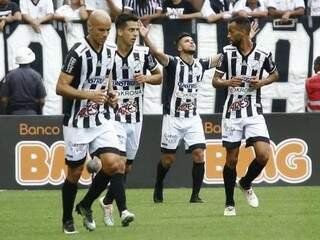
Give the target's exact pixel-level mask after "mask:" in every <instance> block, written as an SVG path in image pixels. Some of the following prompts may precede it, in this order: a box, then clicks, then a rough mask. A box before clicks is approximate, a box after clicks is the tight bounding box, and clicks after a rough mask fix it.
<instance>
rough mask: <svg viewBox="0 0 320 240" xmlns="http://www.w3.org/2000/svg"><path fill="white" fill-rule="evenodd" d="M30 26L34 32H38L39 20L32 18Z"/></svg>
mask: <svg viewBox="0 0 320 240" xmlns="http://www.w3.org/2000/svg"><path fill="white" fill-rule="evenodd" d="M31 27H32V28H33V30H34V31H35V32H36V33H40V32H41V29H40V22H39V21H38V20H37V19H34V20H33V21H32V23H31Z"/></svg>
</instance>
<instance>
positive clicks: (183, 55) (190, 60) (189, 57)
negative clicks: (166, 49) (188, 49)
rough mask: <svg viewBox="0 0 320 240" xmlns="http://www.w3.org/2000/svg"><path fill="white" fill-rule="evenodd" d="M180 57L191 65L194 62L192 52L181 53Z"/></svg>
mask: <svg viewBox="0 0 320 240" xmlns="http://www.w3.org/2000/svg"><path fill="white" fill-rule="evenodd" d="M179 57H180V58H181V59H182V60H183V61H184V62H186V63H188V64H189V65H191V64H192V63H193V55H192V54H190V53H180V56H179Z"/></svg>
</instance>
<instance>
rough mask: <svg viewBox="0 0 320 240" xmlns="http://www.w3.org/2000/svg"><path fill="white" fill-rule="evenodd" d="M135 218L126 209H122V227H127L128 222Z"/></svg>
mask: <svg viewBox="0 0 320 240" xmlns="http://www.w3.org/2000/svg"><path fill="white" fill-rule="evenodd" d="M134 218H135V215H134V214H133V213H131V212H129V211H128V210H123V211H122V213H121V217H120V219H121V224H122V226H123V227H128V226H129V223H130V222H132V221H133V220H134Z"/></svg>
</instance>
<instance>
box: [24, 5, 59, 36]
mask: <svg viewBox="0 0 320 240" xmlns="http://www.w3.org/2000/svg"><path fill="white" fill-rule="evenodd" d="M20 9H21V13H22V20H24V21H26V22H27V23H29V24H30V25H31V27H32V28H33V30H34V31H35V32H36V33H40V25H41V24H42V23H46V22H48V21H51V20H52V19H53V13H54V11H53V3H52V0H20Z"/></svg>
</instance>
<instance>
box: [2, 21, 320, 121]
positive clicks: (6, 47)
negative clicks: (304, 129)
mask: <svg viewBox="0 0 320 240" xmlns="http://www.w3.org/2000/svg"><path fill="white" fill-rule="evenodd" d="M259 25H260V28H261V31H260V32H259V33H258V35H257V37H256V41H257V42H258V43H259V44H261V45H263V46H264V47H266V48H268V49H269V50H270V51H271V52H272V53H273V56H274V57H275V61H276V64H277V67H278V70H279V72H280V80H279V81H278V82H276V83H273V84H272V85H269V86H266V87H263V90H262V97H263V104H264V107H265V112H303V111H304V102H305V100H304V94H305V88H304V84H305V79H306V78H307V77H308V76H310V75H311V74H312V62H313V59H315V57H316V56H319V55H320V44H316V43H319V42H320V27H319V26H320V18H316V17H314V18H307V17H305V18H302V19H299V21H297V22H296V23H295V24H293V26H281V25H280V26H279V25H275V24H274V22H273V21H272V20H266V21H260V23H259ZM85 29H86V27H85V26H84V25H82V24H81V23H71V24H68V25H63V24H62V23H60V22H54V23H53V24H47V25H42V26H41V32H40V33H35V32H34V31H33V30H32V28H31V27H30V26H29V25H26V24H20V25H18V26H16V27H15V28H13V27H12V26H7V27H6V29H5V31H4V32H0V79H2V78H3V76H4V75H5V73H6V72H7V71H9V70H11V69H14V68H16V67H17V66H16V64H15V62H14V55H15V51H16V50H17V49H18V48H19V47H21V46H29V47H30V48H32V49H33V50H34V51H35V53H36V61H35V62H34V63H33V67H34V68H35V69H36V70H37V71H39V72H40V73H41V75H42V76H43V79H44V83H45V87H46V90H47V93H48V96H47V98H46V104H45V106H44V109H43V113H44V114H46V115H54V114H60V113H61V111H62V101H61V98H60V97H59V96H57V95H56V94H55V85H56V82H57V79H58V76H59V73H60V69H61V65H62V61H63V57H64V56H65V54H66V52H67V50H68V49H69V48H70V47H71V46H72V45H73V44H74V43H75V42H77V41H78V40H79V39H81V37H83V35H84V32H85ZM150 31H151V32H150V34H151V38H152V39H153V40H154V42H155V44H156V45H157V46H158V47H159V48H160V49H163V50H164V51H165V52H166V53H168V54H172V55H175V54H176V51H175V45H174V39H175V37H176V36H177V35H178V34H179V33H180V32H182V31H188V32H190V33H192V35H193V36H194V38H195V41H196V42H197V46H198V52H197V54H198V57H206V56H210V55H212V54H216V53H219V52H220V51H221V50H222V48H223V46H224V45H226V44H228V41H227V38H226V36H227V23H226V22H222V23H218V24H207V23H204V22H201V21H199V22H197V21H191V22H188V21H180V20H169V21H165V22H161V23H158V24H152V26H151V30H150ZM109 39H110V40H114V39H115V29H114V26H113V28H112V31H111V34H110V36H109ZM213 72H214V70H210V71H207V72H206V73H205V75H204V79H203V84H202V87H201V90H200V99H199V103H198V104H199V112H200V113H206V114H211V113H216V112H221V111H222V105H223V102H224V99H225V92H224V91H221V90H219V91H217V90H216V89H214V88H213V87H212V85H211V79H212V75H213ZM144 105H145V114H161V112H162V107H161V86H146V89H145V102H144Z"/></svg>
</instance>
